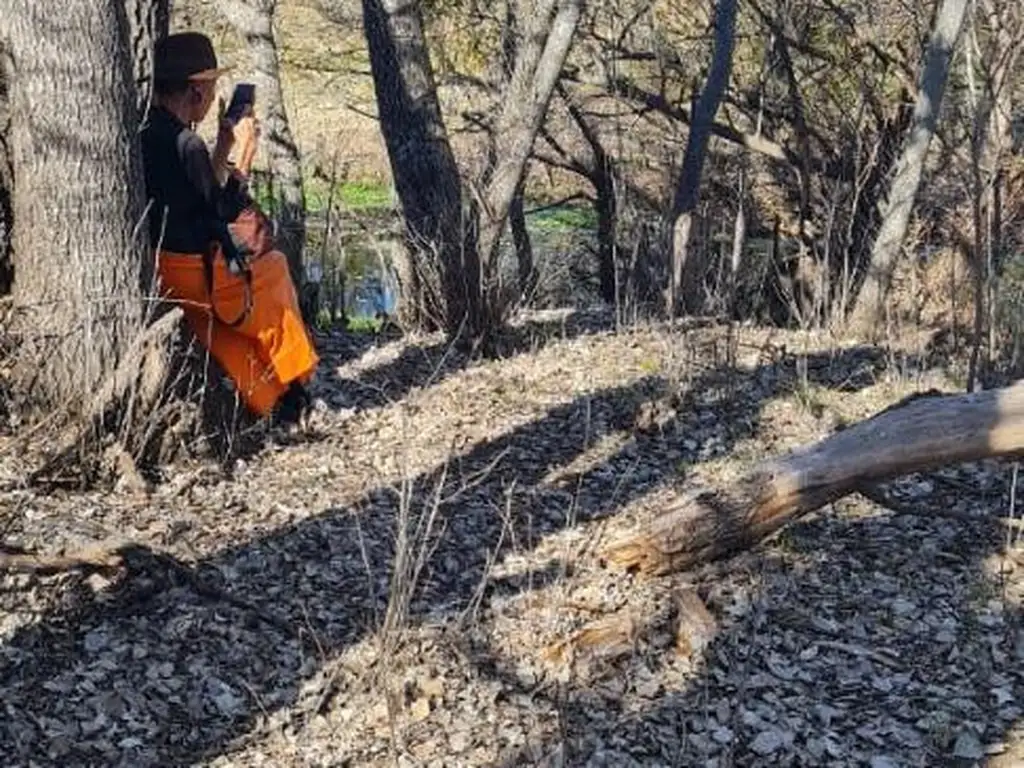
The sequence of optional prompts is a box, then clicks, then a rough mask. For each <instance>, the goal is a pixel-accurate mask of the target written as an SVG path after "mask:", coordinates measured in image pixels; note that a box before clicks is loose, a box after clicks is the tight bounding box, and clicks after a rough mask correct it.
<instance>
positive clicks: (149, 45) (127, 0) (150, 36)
mask: <svg viewBox="0 0 1024 768" xmlns="http://www.w3.org/2000/svg"><path fill="white" fill-rule="evenodd" d="M124 7H125V13H126V15H127V18H128V34H129V39H130V45H131V51H132V70H133V73H134V77H135V85H136V88H137V90H138V99H137V103H138V106H139V112H140V114H145V112H146V110H147V108H148V107H149V104H150V101H151V99H152V93H153V46H154V44H155V43H156V41H157V40H160V39H161V38H163V37H166V36H167V32H168V30H169V28H170V24H171V0H124Z"/></svg>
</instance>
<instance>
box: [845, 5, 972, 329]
mask: <svg viewBox="0 0 1024 768" xmlns="http://www.w3.org/2000/svg"><path fill="white" fill-rule="evenodd" d="M966 9H967V0H942V2H941V5H940V6H939V10H938V14H937V16H936V19H935V26H934V28H933V29H932V34H931V39H930V40H929V42H928V48H927V50H926V52H925V63H924V69H923V71H922V73H921V81H920V86H919V88H918V94H917V100H916V104H915V106H914V116H913V122H912V125H911V129H910V134H909V135H908V136H907V140H906V143H905V144H904V146H903V153H902V156H901V157H900V160H899V162H898V164H897V169H896V175H895V177H894V178H893V181H892V186H891V187H890V189H889V195H888V198H887V200H886V206H885V214H884V215H883V218H882V226H881V229H880V230H879V233H878V237H877V238H876V239H875V244H874V247H873V248H872V251H871V262H870V264H869V265H868V273H867V275H866V276H865V278H864V283H863V284H862V285H861V289H860V294H859V295H858V297H857V301H856V303H855V304H854V307H853V312H852V313H851V315H850V328H851V329H852V330H854V331H855V332H858V333H862V334H866V335H870V336H874V335H876V334H877V333H878V331H879V320H880V319H881V318H882V317H883V316H884V314H885V301H886V299H887V298H888V294H889V288H890V285H891V284H892V275H893V270H894V268H895V266H896V261H897V258H898V257H899V253H900V249H901V248H902V246H903V240H904V238H905V237H906V234H907V227H908V226H909V224H910V215H911V213H912V212H913V209H914V201H915V199H916V197H917V191H918V187H919V186H920V184H921V176H922V172H923V170H924V161H925V157H926V156H927V154H928V147H929V145H930V144H931V140H932V136H933V135H934V134H935V128H936V125H937V124H938V119H939V109H940V107H941V105H942V97H943V94H944V93H945V90H946V81H947V79H948V76H949V66H950V60H951V59H952V56H953V49H954V47H955V46H956V41H957V39H958V37H959V36H960V29H961V27H962V26H963V21H964V14H965V11H966Z"/></svg>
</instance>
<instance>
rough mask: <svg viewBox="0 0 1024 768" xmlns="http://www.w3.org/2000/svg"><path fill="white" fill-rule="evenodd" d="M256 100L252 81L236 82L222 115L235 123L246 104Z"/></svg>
mask: <svg viewBox="0 0 1024 768" xmlns="http://www.w3.org/2000/svg"><path fill="white" fill-rule="evenodd" d="M255 101H256V86H255V85H254V84H253V83H238V84H237V85H236V86H235V91H234V93H232V94H231V103H230V104H228V108H227V110H226V111H225V112H224V117H225V118H227V119H228V120H230V121H231V122H232V123H237V122H238V121H239V120H240V119H241V117H242V113H243V112H245V108H246V107H247V106H251V105H252V104H254V103H255Z"/></svg>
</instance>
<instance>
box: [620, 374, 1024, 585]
mask: <svg viewBox="0 0 1024 768" xmlns="http://www.w3.org/2000/svg"><path fill="white" fill-rule="evenodd" d="M1022 451H1024V382H1019V383H1016V384H1014V385H1013V386H1010V387H1007V388H1004V389H998V390H986V391H984V392H978V393H974V394H966V395H949V396H939V395H936V396H918V397H916V398H913V397H912V398H911V402H908V403H906V404H904V405H902V407H899V406H896V407H893V408H891V409H888V410H886V411H883V412H882V413H880V414H878V415H876V416H874V417H872V418H870V419H868V420H866V421H862V422H860V423H859V424H856V425H854V426H852V427H849V428H847V429H845V430H843V431H842V432H839V433H837V434H835V435H833V436H831V437H829V438H827V439H825V440H822V441H821V442H819V443H815V444H813V445H810V446H807V447H804V448H801V449H799V450H797V451H794V452H793V453H791V454H790V455H788V456H785V457H783V458H780V459H775V460H771V461H768V462H765V463H763V464H760V465H758V466H756V467H754V468H753V469H752V470H751V471H750V472H748V473H746V474H745V475H743V476H742V477H741V478H739V479H738V480H737V481H736V482H734V483H731V484H730V485H729V487H728V488H725V489H718V490H713V491H706V492H699V493H694V494H691V495H689V496H687V497H685V498H683V499H681V500H680V501H679V502H678V503H676V504H673V505H672V506H671V507H669V508H668V509H665V510H664V511H663V512H662V513H661V514H660V515H659V516H658V517H657V518H655V520H654V521H652V522H651V523H650V524H649V526H647V528H646V529H645V530H643V531H642V532H640V533H639V534H638V535H636V536H633V537H630V538H628V539H625V540H623V541H619V542H615V543H613V544H612V545H611V547H610V548H609V550H608V552H607V555H608V558H609V560H611V561H612V562H614V563H616V564H617V565H619V566H622V567H625V568H629V569H634V568H635V569H638V570H640V571H641V572H644V573H649V574H663V573H669V572H672V571H677V570H682V569H685V568H691V567H694V566H697V565H700V564H702V563H705V562H708V561H710V560H713V559H715V558H719V557H723V556H725V555H728V554H731V553H734V552H736V551H738V550H740V549H743V548H745V547H749V546H751V545H753V544H755V543H757V542H758V541H761V540H762V539H764V538H765V537H766V536H769V535H770V534H772V533H774V532H775V531H777V530H779V529H780V528H782V527H783V526H784V525H786V524H787V523H789V522H791V521H793V520H795V519H797V518H799V517H800V516H801V515H804V514H806V513H808V512H811V511H813V510H815V509H818V508H820V507H822V506H824V505H826V504H829V503H830V502H833V501H835V500H836V499H839V498H841V497H843V496H845V495H847V494H849V493H852V492H854V491H856V490H857V489H858V487H864V488H865V489H868V488H869V487H870V484H871V483H874V482H877V481H881V480H886V479H889V478H893V477H898V476H900V475H904V474H908V473H911V472H918V471H922V470H928V469H935V468H937V467H941V466H945V465H948V464H955V463H960V462H965V461H975V460H978V459H983V458H988V457H996V456H1006V455H1013V454H1019V453H1021V452H1022Z"/></svg>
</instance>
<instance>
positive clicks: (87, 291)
mask: <svg viewBox="0 0 1024 768" xmlns="http://www.w3.org/2000/svg"><path fill="white" fill-rule="evenodd" d="M128 26H129V25H128V19H127V14H126V12H125V5H124V2H123V0H103V1H102V2H96V1H95V0H93V1H91V2H86V0H70V1H69V2H67V3H64V4H63V5H62V6H61V9H60V13H58V14H42V13H40V9H39V4H38V3H37V2H35V0H9V1H8V2H7V3H6V5H5V8H4V12H3V14H2V15H0V48H3V50H4V51H5V53H6V56H5V60H6V62H7V63H8V65H9V68H8V70H7V71H6V73H5V75H6V77H7V79H8V83H9V89H10V95H9V99H10V112H11V131H10V151H11V161H12V168H13V179H14V200H13V213H14V229H13V250H14V260H15V263H16V265H17V277H16V279H15V282H14V301H15V304H16V306H17V308H18V309H19V310H20V313H19V316H20V317H21V322H20V324H19V330H20V335H21V341H22V343H21V346H20V351H19V354H20V357H21V363H22V365H21V369H22V371H23V373H24V374H25V375H26V376H27V377H29V378H27V379H26V382H25V383H26V384H29V385H31V386H30V389H26V392H30V393H31V398H32V399H33V400H36V401H37V402H40V403H42V404H48V405H53V406H58V405H59V406H61V407H70V408H72V409H74V408H76V407H80V406H81V405H82V404H83V403H84V402H85V399H86V398H87V396H88V395H89V394H90V393H92V392H94V391H95V390H96V389H97V388H98V386H99V384H100V382H101V381H102V380H103V379H104V378H105V377H107V376H109V375H110V374H111V372H112V371H113V370H114V369H115V367H116V366H117V364H118V362H119V361H120V359H121V357H122V355H123V353H124V352H125V351H126V350H127V348H128V345H129V343H130V342H131V340H132V339H133V338H134V337H135V336H136V335H137V334H138V332H139V330H140V328H141V323H142V309H143V302H142V296H141V290H140V280H139V278H140V272H141V265H142V263H143V258H144V255H145V249H144V248H143V243H142V241H141V240H140V237H139V232H142V231H144V227H142V226H141V219H142V214H143V195H142V188H143V185H142V166H141V154H140V152H139V151H138V142H137V125H138V121H137V116H138V111H137V103H136V88H135V87H134V85H133V62H132V57H131V51H130V44H129V39H128Z"/></svg>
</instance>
